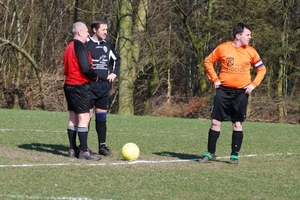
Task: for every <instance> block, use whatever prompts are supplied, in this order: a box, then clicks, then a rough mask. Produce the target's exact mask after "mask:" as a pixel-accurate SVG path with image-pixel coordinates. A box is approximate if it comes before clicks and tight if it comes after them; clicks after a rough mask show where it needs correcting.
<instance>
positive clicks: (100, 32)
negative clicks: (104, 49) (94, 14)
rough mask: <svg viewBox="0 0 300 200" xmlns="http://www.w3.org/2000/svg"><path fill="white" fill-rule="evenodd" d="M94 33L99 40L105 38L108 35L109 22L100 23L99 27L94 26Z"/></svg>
mask: <svg viewBox="0 0 300 200" xmlns="http://www.w3.org/2000/svg"><path fill="white" fill-rule="evenodd" d="M94 33H95V34H96V35H97V37H98V39H99V40H105V39H106V36H107V24H100V27H99V28H98V29H95V28H94Z"/></svg>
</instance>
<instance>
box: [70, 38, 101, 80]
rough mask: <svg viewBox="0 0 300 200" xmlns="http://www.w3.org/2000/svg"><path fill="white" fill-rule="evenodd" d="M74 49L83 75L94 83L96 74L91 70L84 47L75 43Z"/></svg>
mask: <svg viewBox="0 0 300 200" xmlns="http://www.w3.org/2000/svg"><path fill="white" fill-rule="evenodd" d="M74 49H75V54H76V56H77V58H78V62H79V65H80V67H81V69H82V72H83V73H84V75H86V76H87V77H88V78H89V79H91V80H92V81H96V80H97V74H96V73H95V72H94V70H93V69H92V68H91V63H90V60H89V55H88V51H87V50H86V48H85V46H84V45H83V44H82V43H81V42H79V41H77V42H75V44H74Z"/></svg>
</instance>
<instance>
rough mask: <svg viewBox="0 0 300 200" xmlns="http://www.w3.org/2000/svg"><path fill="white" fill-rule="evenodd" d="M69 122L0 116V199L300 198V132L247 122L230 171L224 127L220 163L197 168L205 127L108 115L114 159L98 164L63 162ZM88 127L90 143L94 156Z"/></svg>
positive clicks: (39, 115)
mask: <svg viewBox="0 0 300 200" xmlns="http://www.w3.org/2000/svg"><path fill="white" fill-rule="evenodd" d="M67 120H68V113H67V112H46V111H24V110H3V109H2V110H1V109H0V150H1V153H0V177H1V181H0V199H52V200H58V199H73V200H74V199H77V200H79V199H80V200H87V199H99V200H100V199H102V200H104V199H114V200H116V199H122V200H123V199H125V200H127V199H128V200H129V199H130V200H131V199H146V200H147V199H155V200H157V199H166V200H169V199H172V200H173V199H184V200H189V199H195V200H196V199H222V200H223V199H298V198H299V196H300V184H299V180H300V171H299V167H300V161H299V160H298V159H299V157H300V156H299V155H300V154H299V152H300V145H299V141H300V127H299V125H287V124H271V123H258V122H245V123H244V143H243V146H242V150H241V152H240V154H241V159H240V163H239V164H238V165H229V164H227V162H226V161H228V156H229V153H230V143H231V124H230V123H223V125H222V131H221V136H220V138H219V141H218V146H217V155H218V157H219V159H218V161H217V162H211V163H207V164H202V163H198V162H196V161H195V159H197V158H199V156H200V155H201V154H202V153H203V151H205V150H206V146H207V132H208V129H209V126H210V121H209V120H199V119H182V118H165V117H150V116H121V115H108V136H107V144H108V146H109V147H110V148H111V149H112V150H113V153H114V156H113V157H104V158H102V160H101V161H84V160H78V159H70V158H68V157H67V151H68V139H67V134H66V127H67ZM93 121H94V120H92V125H91V132H90V134H89V139H88V142H89V147H90V148H91V149H92V150H94V151H96V150H97V142H96V140H97V137H96V133H95V130H94V122H93ZM127 142H134V143H136V144H137V145H138V146H139V148H140V151H141V155H140V157H139V159H138V160H137V161H140V163H139V162H135V163H129V162H126V161H124V160H123V159H122V157H121V148H122V146H123V145H124V144H125V143H127ZM249 155H253V156H250V157H249ZM142 161H148V162H142ZM150 161H152V162H150ZM167 161H169V162H167Z"/></svg>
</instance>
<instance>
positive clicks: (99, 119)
mask: <svg viewBox="0 0 300 200" xmlns="http://www.w3.org/2000/svg"><path fill="white" fill-rule="evenodd" d="M95 115H96V122H95V123H96V131H97V135H98V146H99V154H101V155H104V156H111V155H112V153H111V152H110V150H109V148H108V147H106V130H107V127H106V117H107V110H104V109H100V108H96V114H95Z"/></svg>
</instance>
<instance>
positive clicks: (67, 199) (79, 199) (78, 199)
mask: <svg viewBox="0 0 300 200" xmlns="http://www.w3.org/2000/svg"><path fill="white" fill-rule="evenodd" d="M0 197H9V198H14V199H41V198H43V199H53V200H92V199H90V198H86V197H38V196H27V195H12V194H6V195H5V194H0ZM102 200H104V199H102Z"/></svg>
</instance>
